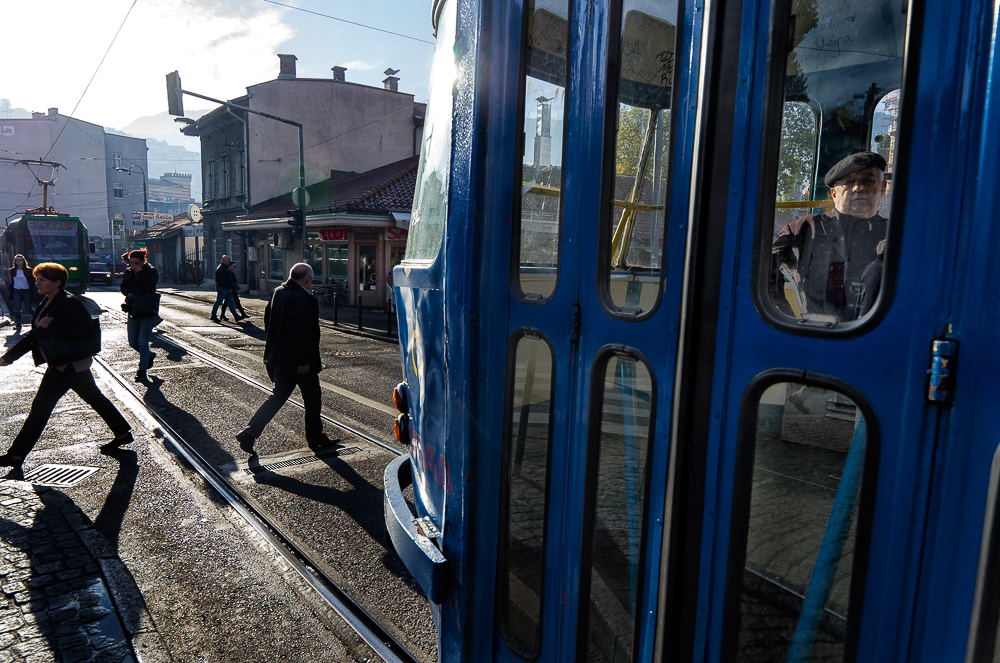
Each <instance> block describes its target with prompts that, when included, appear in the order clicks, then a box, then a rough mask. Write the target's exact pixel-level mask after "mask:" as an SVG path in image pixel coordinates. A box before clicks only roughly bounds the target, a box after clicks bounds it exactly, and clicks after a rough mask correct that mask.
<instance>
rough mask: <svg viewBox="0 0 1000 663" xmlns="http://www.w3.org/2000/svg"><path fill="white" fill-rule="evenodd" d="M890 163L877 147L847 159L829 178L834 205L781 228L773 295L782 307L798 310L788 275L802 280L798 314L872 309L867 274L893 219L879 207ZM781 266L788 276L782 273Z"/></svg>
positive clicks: (850, 314) (844, 316)
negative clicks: (862, 299)
mask: <svg viewBox="0 0 1000 663" xmlns="http://www.w3.org/2000/svg"><path fill="white" fill-rule="evenodd" d="M885 168H886V163H885V159H883V158H882V156H881V155H879V154H876V153H875V152H859V153H857V154H852V155H850V156H849V157H847V158H845V159H842V160H841V161H839V162H838V163H837V164H836V165H835V166H834V167H833V168H831V169H830V170H829V172H827V174H826V177H825V178H824V179H823V181H824V183H825V184H826V185H827V186H828V187H830V195H831V197H832V198H833V209H832V210H830V211H829V212H826V213H823V214H811V215H808V216H803V217H800V218H798V219H796V220H795V221H792V222H791V223H789V224H788V225H787V226H785V227H784V228H782V229H781V231H780V232H779V233H778V236H777V237H776V238H775V239H774V243H773V245H772V257H773V260H774V265H773V267H774V271H773V272H772V274H773V275H775V278H774V280H773V283H774V286H775V287H774V291H773V292H772V296H773V297H774V299H775V301H776V303H777V304H778V306H779V308H781V310H782V311H784V312H786V313H790V314H792V313H793V310H792V308H791V306H790V304H789V302H788V300H787V299H786V296H785V288H784V284H785V281H786V280H788V281H791V282H792V283H794V284H795V286H796V287H795V289H794V291H795V292H797V294H798V308H799V316H798V317H801V318H804V319H814V320H822V321H839V322H844V321H847V320H854V319H855V318H857V317H858V316H859V315H861V314H863V313H864V312H866V311H864V310H862V309H861V308H860V307H859V296H860V294H861V287H862V275H863V274H864V272H865V268H866V267H868V266H869V265H871V264H872V263H874V262H875V260H876V258H878V256H879V253H878V251H877V248H878V247H879V244H880V242H882V240H884V239H885V231H886V223H887V222H886V219H885V218H884V217H882V216H881V215H880V214H879V213H878V209H879V206H881V204H882V197H883V196H884V195H885V191H886V178H885ZM883 245H884V243H883ZM779 272H780V273H781V274H783V275H784V276H785V278H780V277H779V276H776V275H777V274H778V273H779Z"/></svg>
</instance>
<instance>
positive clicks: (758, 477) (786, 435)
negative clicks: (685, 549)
mask: <svg viewBox="0 0 1000 663" xmlns="http://www.w3.org/2000/svg"><path fill="white" fill-rule="evenodd" d="M866 430H867V429H866V422H865V419H864V417H863V416H862V415H861V413H860V412H859V410H858V407H857V406H856V405H855V403H854V402H853V401H852V400H851V399H849V398H847V397H846V396H844V395H843V394H840V393H838V392H835V391H828V390H825V389H819V388H816V387H810V386H806V385H802V384H795V383H781V384H777V385H774V386H772V387H770V388H769V389H768V390H767V391H765V392H764V394H763V396H762V397H761V400H760V403H759V405H758V407H757V428H756V438H755V440H754V441H753V445H754V446H753V479H752V488H751V493H750V517H749V527H748V532H747V541H746V549H745V550H746V561H745V565H746V568H745V569H744V571H743V574H742V581H743V586H742V601H741V604H740V633H739V645H738V646H739V657H738V659H737V660H738V661H747V662H749V661H785V660H788V661H803V662H805V661H841V660H843V654H844V644H845V635H846V629H847V612H848V605H849V598H850V590H851V572H852V567H853V558H854V554H855V538H856V530H857V514H858V502H859V495H860V489H861V478H862V470H863V465H864V456H865V444H866ZM735 499H736V500H743V499H745V497H744V496H736V497H735ZM737 545H738V544H737ZM792 652H794V656H793V655H792Z"/></svg>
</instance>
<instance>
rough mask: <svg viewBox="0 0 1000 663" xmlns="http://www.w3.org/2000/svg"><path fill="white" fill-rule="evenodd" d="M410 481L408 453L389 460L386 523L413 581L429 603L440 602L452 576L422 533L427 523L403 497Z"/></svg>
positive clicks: (449, 591) (446, 594)
mask: <svg viewBox="0 0 1000 663" xmlns="http://www.w3.org/2000/svg"><path fill="white" fill-rule="evenodd" d="M412 483H413V469H412V466H411V465H410V455H409V454H403V455H402V456H400V457H399V458H397V459H396V460H394V461H392V462H391V463H389V466H388V467H387V468H386V469H385V526H386V529H388V530H389V537H390V538H391V539H392V545H393V547H394V548H395V549H396V553H397V554H398V555H399V557H400V559H402V560H403V564H404V565H405V566H406V568H407V570H408V571H409V572H410V574H412V575H413V578H414V580H416V581H417V584H418V585H420V588H421V589H422V590H424V593H425V594H427V597H428V598H429V599H430V600H431V601H432V602H434V603H436V604H441V603H444V602H445V601H447V600H448V599H449V598H450V597H451V595H452V592H453V591H454V588H455V583H454V576H453V575H452V572H451V565H450V564H449V563H448V560H447V559H445V557H444V555H443V554H442V553H441V551H440V550H439V549H438V547H437V545H436V544H435V542H434V540H433V539H431V538H430V537H428V536H426V535H425V534H424V531H426V527H427V526H426V524H425V523H424V522H423V521H422V519H419V518H416V517H415V516H414V515H413V513H412V512H411V511H410V506H409V505H408V504H407V503H406V498H404V497H403V490H404V489H406V488H407V487H408V486H409V485H410V484H412Z"/></svg>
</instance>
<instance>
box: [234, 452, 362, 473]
mask: <svg viewBox="0 0 1000 663" xmlns="http://www.w3.org/2000/svg"><path fill="white" fill-rule="evenodd" d="M359 451H361V447H344V448H342V449H337V450H336V451H335V452H333V453H324V454H322V455H320V454H317V455H315V456H302V457H301V458H293V459H291V460H282V461H279V462H277V463H271V464H270V465H254V466H253V467H248V468H246V469H245V470H243V471H244V472H246V473H247V474H260V473H261V472H273V471H274V470H280V469H281V468H283V467H292V466H294V465H305V464H306V463H312V462H314V461H317V460H319V459H320V458H325V457H327V456H349V455H351V454H353V453H357V452H359Z"/></svg>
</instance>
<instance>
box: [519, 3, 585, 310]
mask: <svg viewBox="0 0 1000 663" xmlns="http://www.w3.org/2000/svg"><path fill="white" fill-rule="evenodd" d="M566 4H567V16H566V22H567V30H566V62H565V78H564V80H563V85H562V87H563V90H564V97H563V112H562V125H563V130H562V138H561V141H562V145H561V148H562V159H561V163H562V165H561V167H560V169H561V172H560V175H559V216H558V218H557V220H556V223H557V224H558V225H557V227H558V233H557V235H556V262H555V265H554V270H555V272H554V276H555V282H554V283H553V284H552V292H551V293H550V294H549V295H548V296H545V295H542V294H539V293H527V292H525V291H524V288H522V287H521V267H522V265H521V248H522V247H521V245H522V241H523V240H522V236H521V230H522V216H521V214H522V211H523V207H522V206H523V204H524V200H523V194H522V189H523V188H524V157H525V144H526V143H527V137H526V132H525V130H524V124H525V122H524V121H525V116H524V114H525V112H526V111H527V102H528V100H527V98H526V97H527V87H528V86H527V78H528V60H529V53H528V49H529V48H530V46H531V44H530V41H529V40H530V38H531V35H530V34H528V22H529V14H530V12H529V6H530V7H531V8H532V10H534V8H535V5H534V3H533V2H532V0H523V2H522V3H521V41H520V44H521V47H520V49H519V62H518V81H517V106H516V108H518V109H519V113H518V114H517V123H518V124H517V131H516V132H515V144H514V155H515V157H516V158H517V163H516V164H515V168H514V182H513V185H514V186H513V201H512V207H511V252H510V290H511V292H512V293H513V294H514V296H515V297H516V298H517V299H518V301H520V302H522V303H524V304H529V305H532V306H541V305H542V304H545V303H547V302H549V301H551V300H552V298H553V297H555V296H556V293H557V292H558V291H559V276H560V266H561V264H562V239H563V219H564V212H565V201H566V196H565V193H566V145H567V141H568V138H569V125H570V123H569V122H567V121H566V116H567V113H568V111H569V95H570V85H569V84H570V64H571V62H572V53H573V45H574V43H573V38H572V35H573V33H572V30H571V29H570V28H569V26H571V25H573V14H574V6H575V5H576V3H575V2H573V0H567V3H566Z"/></svg>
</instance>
